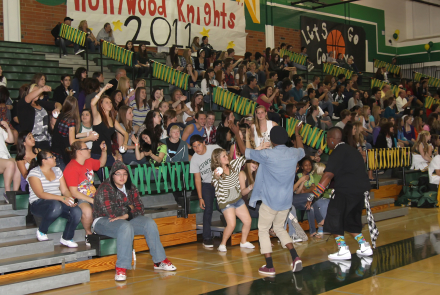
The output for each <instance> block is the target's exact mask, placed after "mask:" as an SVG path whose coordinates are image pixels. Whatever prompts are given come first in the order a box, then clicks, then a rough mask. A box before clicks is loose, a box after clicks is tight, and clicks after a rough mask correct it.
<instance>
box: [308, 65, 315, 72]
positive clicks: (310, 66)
mask: <svg viewBox="0 0 440 295" xmlns="http://www.w3.org/2000/svg"><path fill="white" fill-rule="evenodd" d="M314 68H315V66H314V65H313V64H309V72H311V71H313V69H314Z"/></svg>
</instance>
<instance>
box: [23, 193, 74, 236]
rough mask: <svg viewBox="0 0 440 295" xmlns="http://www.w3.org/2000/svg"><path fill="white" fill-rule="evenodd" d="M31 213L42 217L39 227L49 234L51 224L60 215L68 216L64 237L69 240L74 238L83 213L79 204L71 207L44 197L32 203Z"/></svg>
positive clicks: (41, 230)
mask: <svg viewBox="0 0 440 295" xmlns="http://www.w3.org/2000/svg"><path fill="white" fill-rule="evenodd" d="M31 213H32V214H33V215H35V216H38V217H41V218H42V221H41V224H40V226H39V228H38V229H39V230H40V232H42V233H43V234H47V231H48V229H49V226H50V225H51V224H52V223H53V222H54V221H55V220H56V219H57V218H58V217H63V218H66V219H67V224H66V228H65V229H64V232H63V239H65V240H67V241H69V240H71V239H73V236H74V235H75V229H76V227H77V226H78V224H79V222H80V221H81V215H82V211H81V208H79V207H78V206H76V207H69V206H67V205H66V204H64V203H63V202H60V201H56V200H44V199H38V200H36V201H34V202H33V203H32V204H31Z"/></svg>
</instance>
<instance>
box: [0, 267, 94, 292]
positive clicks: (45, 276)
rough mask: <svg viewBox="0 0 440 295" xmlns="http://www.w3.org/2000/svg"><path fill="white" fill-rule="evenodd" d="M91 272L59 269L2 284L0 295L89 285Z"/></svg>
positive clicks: (0, 284) (0, 283)
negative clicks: (83, 284)
mask: <svg viewBox="0 0 440 295" xmlns="http://www.w3.org/2000/svg"><path fill="white" fill-rule="evenodd" d="M89 281H90V271H89V270H84V269H59V270H50V271H47V272H43V273H38V274H32V275H28V276H26V277H24V278H23V277H17V278H14V279H10V280H7V281H4V282H0V294H8V295H13V294H30V293H36V292H43V291H48V290H52V289H57V288H63V287H67V286H72V285H77V284H82V283H87V282H89Z"/></svg>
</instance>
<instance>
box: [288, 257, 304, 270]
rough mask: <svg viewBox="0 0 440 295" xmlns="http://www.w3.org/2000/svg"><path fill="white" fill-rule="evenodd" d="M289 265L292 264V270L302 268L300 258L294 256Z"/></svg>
mask: <svg viewBox="0 0 440 295" xmlns="http://www.w3.org/2000/svg"><path fill="white" fill-rule="evenodd" d="M290 266H292V272H298V271H301V270H302V269H303V267H302V261H301V258H299V257H296V258H295V260H293V262H292V264H291V265H290Z"/></svg>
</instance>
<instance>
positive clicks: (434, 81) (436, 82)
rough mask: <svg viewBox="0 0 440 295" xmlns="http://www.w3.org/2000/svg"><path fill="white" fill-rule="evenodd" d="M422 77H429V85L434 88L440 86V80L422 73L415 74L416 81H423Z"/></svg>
mask: <svg viewBox="0 0 440 295" xmlns="http://www.w3.org/2000/svg"><path fill="white" fill-rule="evenodd" d="M422 77H428V78H429V80H428V85H430V86H433V87H439V86H440V79H437V78H434V77H431V76H428V75H424V74H421V73H417V72H414V81H416V82H419V81H420V79H422Z"/></svg>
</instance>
